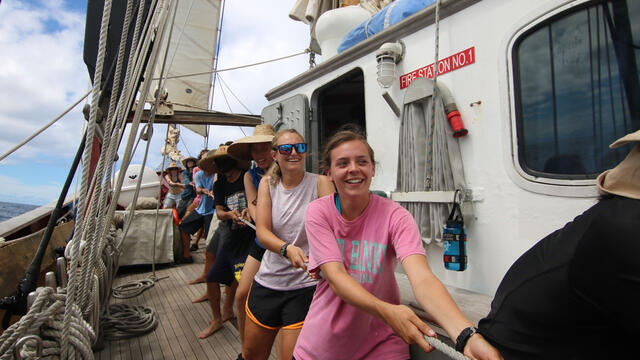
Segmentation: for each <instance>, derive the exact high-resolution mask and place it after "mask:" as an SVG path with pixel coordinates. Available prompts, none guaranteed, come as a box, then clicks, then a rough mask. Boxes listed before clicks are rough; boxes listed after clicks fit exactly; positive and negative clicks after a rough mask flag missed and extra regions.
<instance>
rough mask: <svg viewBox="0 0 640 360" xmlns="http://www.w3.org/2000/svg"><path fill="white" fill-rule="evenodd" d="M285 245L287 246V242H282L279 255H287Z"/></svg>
mask: <svg viewBox="0 0 640 360" xmlns="http://www.w3.org/2000/svg"><path fill="white" fill-rule="evenodd" d="M287 246H289V244H288V243H284V244H283V245H282V246H281V247H280V255H282V256H283V257H287Z"/></svg>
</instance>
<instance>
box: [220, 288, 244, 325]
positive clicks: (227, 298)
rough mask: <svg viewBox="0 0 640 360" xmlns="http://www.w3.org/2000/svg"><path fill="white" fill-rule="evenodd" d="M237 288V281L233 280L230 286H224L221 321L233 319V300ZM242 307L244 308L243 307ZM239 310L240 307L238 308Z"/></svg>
mask: <svg viewBox="0 0 640 360" xmlns="http://www.w3.org/2000/svg"><path fill="white" fill-rule="evenodd" d="M237 289H238V282H237V281H235V280H234V281H233V283H232V284H231V286H225V287H224V305H223V306H222V322H225V321H228V320H231V319H233V317H234V315H233V300H234V298H235V295H236V290H237ZM243 309H244V308H243ZM238 312H240V309H238Z"/></svg>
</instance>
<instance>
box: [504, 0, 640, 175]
mask: <svg viewBox="0 0 640 360" xmlns="http://www.w3.org/2000/svg"><path fill="white" fill-rule="evenodd" d="M512 57H513V61H514V80H515V104H516V129H517V148H518V153H517V154H518V162H519V165H520V167H521V168H522V169H523V170H524V171H525V172H526V173H527V174H529V175H531V176H534V177H542V178H551V179H592V178H595V177H596V176H597V175H598V174H599V173H600V172H602V171H604V170H606V169H609V168H611V167H613V166H615V165H616V164H617V163H618V162H619V161H621V160H622V159H623V158H624V156H625V155H626V154H627V153H628V151H629V147H628V146H627V147H624V148H620V149H609V147H608V145H609V144H610V143H612V142H613V141H614V140H616V139H617V138H619V137H621V136H623V135H624V134H627V133H629V132H632V131H635V130H638V129H639V128H640V79H639V77H638V72H639V70H640V1H637V0H626V1H625V0H622V1H599V2H590V3H587V4H585V5H582V6H580V7H576V8H572V9H570V10H568V11H566V12H564V13H560V14H558V15H556V16H554V17H552V18H550V19H547V20H546V21H544V22H542V23H541V24H539V25H537V26H535V27H533V28H532V29H530V30H529V31H527V32H525V33H524V34H523V35H522V36H521V37H520V38H519V39H517V40H516V42H515V44H514V47H513V53H512Z"/></svg>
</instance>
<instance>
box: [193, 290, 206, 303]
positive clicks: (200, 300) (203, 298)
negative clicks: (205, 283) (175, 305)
mask: <svg viewBox="0 0 640 360" xmlns="http://www.w3.org/2000/svg"><path fill="white" fill-rule="evenodd" d="M208 300H209V295H208V294H207V293H204V294H202V295H201V296H200V297H197V298H195V299H193V300H191V302H192V303H194V304H196V303H201V302H204V301H208Z"/></svg>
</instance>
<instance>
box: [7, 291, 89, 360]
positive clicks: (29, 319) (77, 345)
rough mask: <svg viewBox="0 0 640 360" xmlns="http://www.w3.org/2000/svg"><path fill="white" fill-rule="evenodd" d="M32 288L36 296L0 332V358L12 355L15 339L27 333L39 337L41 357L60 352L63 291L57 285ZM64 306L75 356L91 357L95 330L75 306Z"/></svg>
mask: <svg viewBox="0 0 640 360" xmlns="http://www.w3.org/2000/svg"><path fill="white" fill-rule="evenodd" d="M36 291H37V293H38V296H37V297H36V300H35V301H34V303H33V305H31V308H30V309H29V311H28V312H27V314H26V315H25V316H23V317H22V318H21V319H20V321H18V322H16V323H15V324H13V325H11V326H10V327H9V328H8V329H7V330H5V331H4V333H3V334H2V335H1V336H0V360H8V359H13V358H14V357H13V356H14V350H15V346H16V343H17V342H18V341H19V339H21V338H22V337H25V336H27V335H37V336H42V337H43V351H42V354H43V355H44V356H45V357H48V356H53V357H59V356H60V355H61V354H62V349H63V346H62V337H63V330H65V329H63V326H64V325H63V323H64V320H65V317H66V314H65V305H66V302H67V299H68V298H67V295H66V294H65V293H64V291H63V290H61V289H59V290H58V291H56V290H54V289H53V288H50V287H43V288H38V289H37V290H36ZM68 308H69V309H70V311H69V313H70V318H69V321H68V323H69V327H68V329H66V330H67V333H68V334H69V335H68V342H69V346H70V347H71V348H73V350H74V351H73V353H75V354H76V355H78V356H79V358H81V359H93V352H92V350H91V344H92V343H93V341H94V340H95V338H96V336H95V333H94V331H93V329H92V327H91V325H89V323H87V322H86V321H85V320H84V319H83V317H82V311H81V310H80V308H79V307H78V306H76V305H72V306H69V307H68ZM25 348H27V349H25V351H26V352H27V353H29V352H30V351H33V349H29V348H28V347H27V346H25Z"/></svg>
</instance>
